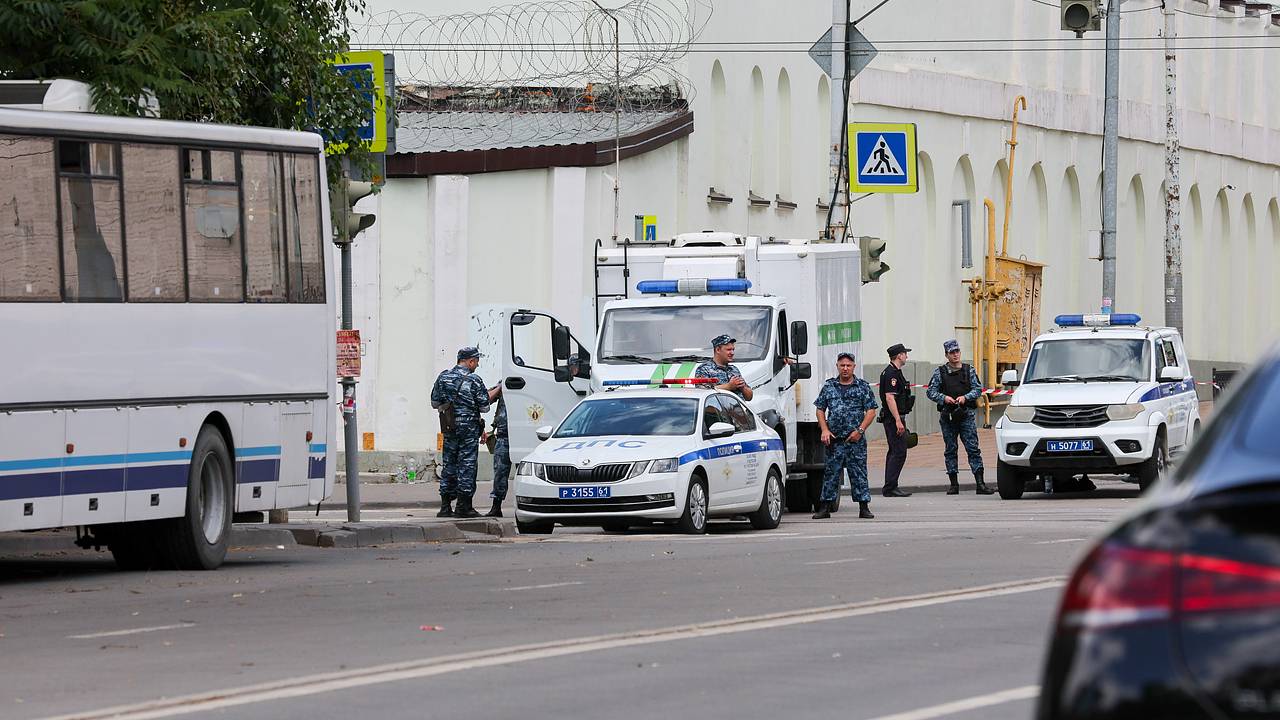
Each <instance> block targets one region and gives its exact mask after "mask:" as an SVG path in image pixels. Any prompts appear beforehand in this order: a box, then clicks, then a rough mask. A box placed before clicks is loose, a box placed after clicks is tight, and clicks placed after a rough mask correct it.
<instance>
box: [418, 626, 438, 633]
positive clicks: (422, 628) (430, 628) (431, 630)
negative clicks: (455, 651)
mask: <svg viewBox="0 0 1280 720" xmlns="http://www.w3.org/2000/svg"><path fill="white" fill-rule="evenodd" d="M418 629H419V630H426V631H428V632H436V631H439V630H443V629H444V628H443V627H440V626H439V625H423V626H422V627H420V628H418Z"/></svg>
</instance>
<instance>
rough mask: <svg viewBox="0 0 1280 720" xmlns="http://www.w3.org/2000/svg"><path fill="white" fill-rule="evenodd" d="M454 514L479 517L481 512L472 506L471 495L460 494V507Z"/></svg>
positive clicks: (456, 515) (459, 516) (462, 516)
mask: <svg viewBox="0 0 1280 720" xmlns="http://www.w3.org/2000/svg"><path fill="white" fill-rule="evenodd" d="M453 516H454V517H457V518H478V517H480V513H478V512H476V509H475V508H474V507H472V506H471V496H470V495H459V496H458V509H456V510H454V511H453Z"/></svg>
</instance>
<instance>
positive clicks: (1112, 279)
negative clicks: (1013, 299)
mask: <svg viewBox="0 0 1280 720" xmlns="http://www.w3.org/2000/svg"><path fill="white" fill-rule="evenodd" d="M1121 2H1122V0H1110V2H1108V3H1107V70H1106V83H1105V84H1106V100H1105V101H1104V104H1103V111H1102V308H1101V310H1102V312H1103V313H1110V312H1111V311H1112V308H1114V307H1115V297H1116V175H1117V174H1118V172H1119V152H1120V132H1119V131H1120V128H1119V125H1120V3H1121Z"/></svg>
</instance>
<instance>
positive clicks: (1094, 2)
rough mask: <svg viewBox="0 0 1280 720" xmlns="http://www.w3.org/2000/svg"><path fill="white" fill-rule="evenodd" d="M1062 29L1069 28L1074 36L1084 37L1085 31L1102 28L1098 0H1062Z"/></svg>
mask: <svg viewBox="0 0 1280 720" xmlns="http://www.w3.org/2000/svg"><path fill="white" fill-rule="evenodd" d="M1062 29H1063V30H1070V31H1071V32H1073V33H1075V34H1076V37H1084V34H1085V32H1086V31H1089V30H1101V29H1102V11H1101V9H1100V8H1099V7H1098V0H1062Z"/></svg>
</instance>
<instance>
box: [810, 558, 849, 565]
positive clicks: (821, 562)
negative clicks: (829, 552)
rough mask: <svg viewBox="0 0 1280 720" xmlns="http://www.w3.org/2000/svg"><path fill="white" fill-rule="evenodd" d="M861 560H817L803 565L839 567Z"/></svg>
mask: <svg viewBox="0 0 1280 720" xmlns="http://www.w3.org/2000/svg"><path fill="white" fill-rule="evenodd" d="M861 559H862V558H845V559H843V560H819V561H817V562H807V563H805V565H841V564H843V563H851V562H858V561H859V560H861Z"/></svg>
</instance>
